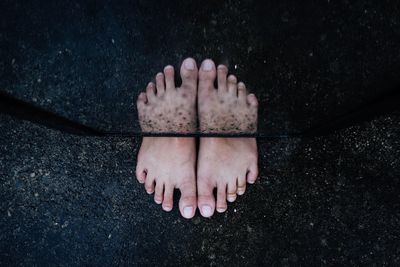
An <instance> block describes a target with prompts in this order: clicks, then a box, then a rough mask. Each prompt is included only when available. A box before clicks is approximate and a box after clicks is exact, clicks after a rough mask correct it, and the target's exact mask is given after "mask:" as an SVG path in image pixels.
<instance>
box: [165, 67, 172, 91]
mask: <svg viewBox="0 0 400 267" xmlns="http://www.w3.org/2000/svg"><path fill="white" fill-rule="evenodd" d="M174 73H175V71H174V67H172V66H171V65H168V66H166V67H165V68H164V76H165V86H166V92H171V91H173V90H175V76H174V75H175V74H174Z"/></svg>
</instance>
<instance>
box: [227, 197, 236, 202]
mask: <svg viewBox="0 0 400 267" xmlns="http://www.w3.org/2000/svg"><path fill="white" fill-rule="evenodd" d="M235 199H236V195H231V196H228V201H229V202H233V201H235Z"/></svg>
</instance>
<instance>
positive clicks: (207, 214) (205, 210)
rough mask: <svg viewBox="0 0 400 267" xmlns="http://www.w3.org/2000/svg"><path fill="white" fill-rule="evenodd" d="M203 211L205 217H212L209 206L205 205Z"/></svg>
mask: <svg viewBox="0 0 400 267" xmlns="http://www.w3.org/2000/svg"><path fill="white" fill-rule="evenodd" d="M201 211H202V212H203V215H204V216H206V217H209V216H211V215H212V212H211V207H210V206H208V205H204V206H203V207H202V208H201Z"/></svg>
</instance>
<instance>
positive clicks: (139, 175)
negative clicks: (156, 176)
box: [136, 167, 146, 184]
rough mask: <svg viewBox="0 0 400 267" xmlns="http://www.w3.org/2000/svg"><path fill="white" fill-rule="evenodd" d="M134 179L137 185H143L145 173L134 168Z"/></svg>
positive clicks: (140, 169)
mask: <svg viewBox="0 0 400 267" xmlns="http://www.w3.org/2000/svg"><path fill="white" fill-rule="evenodd" d="M136 179H137V180H138V181H139V183H141V184H144V182H145V181H146V171H145V170H144V169H142V168H139V167H136Z"/></svg>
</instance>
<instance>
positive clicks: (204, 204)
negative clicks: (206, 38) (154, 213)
mask: <svg viewBox="0 0 400 267" xmlns="http://www.w3.org/2000/svg"><path fill="white" fill-rule="evenodd" d="M180 75H181V77H182V85H181V86H180V87H179V88H176V87H175V82H174V68H173V67H172V66H166V67H165V68H164V73H161V72H160V73H158V74H157V75H156V79H155V80H156V83H155V84H154V83H152V82H150V83H149V84H148V85H147V88H146V92H145V93H144V92H142V93H141V94H140V95H139V97H138V100H137V107H138V114H139V121H140V125H141V128H142V131H144V132H153V133H157V132H178V133H193V132H196V131H197V120H198V121H199V128H200V131H201V132H204V133H210V132H216V133H232V132H233V133H237V132H247V133H248V132H255V131H256V127H257V106H258V103H257V99H256V97H255V96H254V95H253V94H247V92H246V87H245V85H244V84H243V83H241V82H240V83H237V79H236V77H235V76H233V75H230V76H229V77H227V75H228V68H227V67H226V66H224V65H219V66H218V68H216V67H215V64H214V62H213V61H211V60H209V59H206V60H204V61H203V62H202V64H201V67H200V70H198V69H197V65H196V62H195V61H194V59H192V58H187V59H185V60H184V61H183V63H182V66H181V69H180ZM216 78H217V84H218V88H217V89H216V88H215V87H214V81H215V79H216ZM196 101H197V108H196ZM196 152H197V151H196V140H195V138H189V137H144V138H143V142H142V145H141V147H140V150H139V154H138V160H137V166H136V177H137V179H138V181H139V182H140V183H143V184H144V185H145V189H146V191H147V193H149V194H152V193H155V194H154V201H155V202H156V203H157V204H162V208H163V209H164V210H165V211H170V210H172V207H173V193H174V189H179V190H180V191H181V198H180V201H179V210H180V212H181V214H182V216H183V217H185V218H192V217H193V216H194V214H195V212H196V209H197V207H198V208H199V210H200V213H201V215H202V216H204V217H211V216H212V215H213V213H214V210H215V209H216V210H217V211H218V212H224V211H226V209H227V201H229V202H233V201H235V200H236V195H242V194H244V192H245V190H246V182H248V183H254V182H255V180H256V178H257V176H258V166H257V144H256V140H255V139H254V138H211V137H202V138H200V146H199V151H198V154H197V153H196ZM196 157H197V160H196ZM196 163H197V166H196ZM196 167H197V169H196ZM196 177H197V179H196ZM215 188H216V189H217V190H216V191H217V194H216V199H217V200H216V201H215V197H214V189H215Z"/></svg>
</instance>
